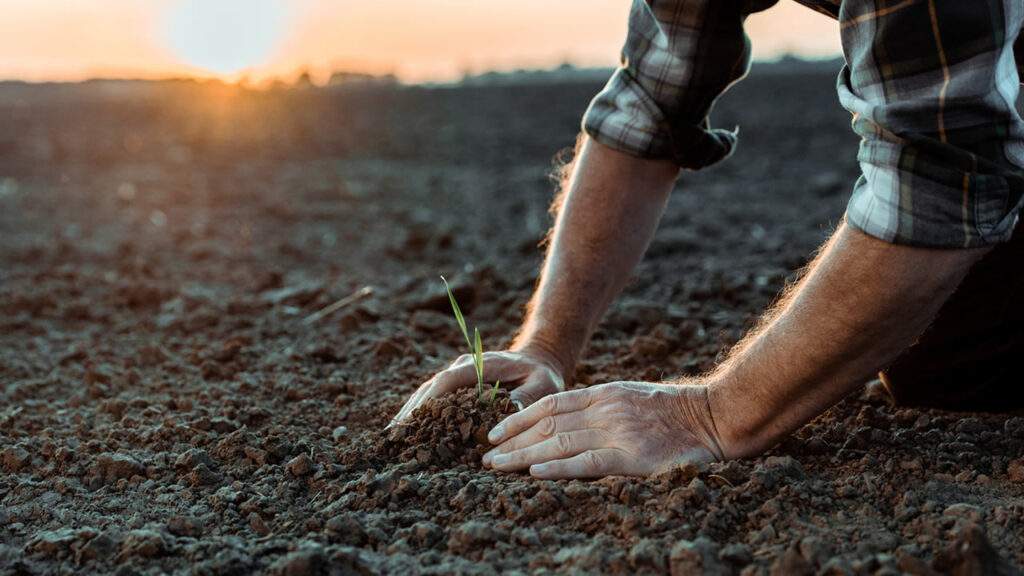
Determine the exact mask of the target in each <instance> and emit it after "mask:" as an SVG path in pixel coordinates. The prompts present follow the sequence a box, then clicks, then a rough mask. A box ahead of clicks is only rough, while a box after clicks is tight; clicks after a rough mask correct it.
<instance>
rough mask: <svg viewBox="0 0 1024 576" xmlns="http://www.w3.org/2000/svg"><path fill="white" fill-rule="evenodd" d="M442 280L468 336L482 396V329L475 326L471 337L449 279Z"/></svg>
mask: <svg viewBox="0 0 1024 576" xmlns="http://www.w3.org/2000/svg"><path fill="white" fill-rule="evenodd" d="M441 281H442V282H444V289H445V290H447V291H448V299H449V300H451V303H452V312H454V313H455V321H456V322H458V323H459V328H460V329H461V330H462V335H463V336H464V337H465V338H466V345H467V346H469V353H470V354H471V355H472V356H473V366H474V367H475V368H476V395H477V397H482V396H483V395H484V348H483V345H482V344H481V343H480V330H479V329H477V328H476V327H474V328H473V340H472V341H471V340H470V339H469V329H468V328H466V318H465V317H464V316H463V315H462V310H461V309H459V303H458V302H456V301H455V294H453V293H452V288H451V286H449V285H448V280H446V279H445V277H444V276H441ZM500 383H501V382H500V381H499V382H495V383H494V389H493V390H492V391H491V401H490V402H488V404H494V398H495V396H497V394H498V385H499V384H500Z"/></svg>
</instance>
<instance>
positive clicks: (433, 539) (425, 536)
mask: <svg viewBox="0 0 1024 576" xmlns="http://www.w3.org/2000/svg"><path fill="white" fill-rule="evenodd" d="M412 534H413V537H414V538H415V539H416V541H417V542H418V543H419V544H420V545H421V546H425V547H430V546H433V545H434V544H436V543H437V542H440V541H441V539H442V538H444V529H443V528H441V527H440V526H438V525H437V524H435V523H433V522H430V521H426V520H424V521H422V522H417V523H415V524H413V525H412Z"/></svg>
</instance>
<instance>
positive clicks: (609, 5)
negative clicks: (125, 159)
mask: <svg viewBox="0 0 1024 576" xmlns="http://www.w3.org/2000/svg"><path fill="white" fill-rule="evenodd" d="M228 1H229V0H203V2H206V5H207V6H208V5H212V4H216V3H217V2H228ZM235 1H239V0H235ZM187 2H188V0H0V14H2V15H3V16H2V17H0V77H2V78H20V79H27V80H78V79H83V78H87V77H94V76H107V77H109V76H119V77H124V76H134V77H161V76H169V75H183V74H196V75H215V73H213V72H211V71H209V70H208V69H204V67H203V62H199V61H198V60H201V59H202V57H201V56H199V57H196V56H195V54H194V53H193V54H192V56H191V57H186V56H183V55H182V54H181V53H178V52H175V49H174V48H173V46H172V44H173V42H169V41H168V37H169V35H171V36H173V35H174V34H181V33H184V32H174V31H173V30H172V31H171V32H168V26H169V24H168V23H169V22H172V21H173V20H174V14H175V11H176V10H180V7H181V6H182V5H183V4H186V3H187ZM262 2H263V3H264V4H267V3H275V2H280V5H279V7H280V8H281V10H282V11H283V12H284V13H286V15H285V17H284V18H277V19H276V20H278V21H280V22H281V24H280V30H279V33H276V34H275V35H274V39H273V41H272V42H271V45H268V46H267V50H266V51H265V55H264V56H263V57H261V58H260V59H259V60H260V61H258V62H253V63H252V65H251V67H250V68H249V69H248V71H247V73H248V75H249V76H251V77H253V78H255V79H261V78H266V77H270V76H286V77H288V76H292V75H294V71H295V70H297V69H299V68H303V67H307V68H309V69H310V70H311V71H313V73H314V75H315V76H317V77H319V78H323V77H324V76H326V75H327V74H328V72H329V71H330V70H331V69H332V68H341V69H348V70H357V71H371V72H393V73H395V74H397V75H398V76H399V77H401V78H402V79H404V80H407V81H422V80H452V79H456V78H458V77H459V76H461V75H462V74H463V73H464V72H467V71H471V72H480V71H484V70H488V69H513V68H519V67H526V68H540V67H548V66H553V65H557V64H560V63H562V62H566V61H569V62H572V63H574V64H576V65H580V66H610V65H613V64H614V63H615V60H616V56H617V54H618V50H619V47H620V46H621V44H622V41H623V39H624V37H625V21H626V15H627V14H628V11H629V0H558V1H556V2H552V1H551V0H517V1H515V2H506V1H498V0H429V1H425V0H381V1H378V2H346V1H331V0H262ZM275 14H276V12H275ZM246 17H247V16H245V15H242V16H240V17H239V18H233V19H232V20H233V23H234V24H235V25H236V28H235V29H232V30H229V31H226V32H225V33H224V34H223V35H222V36H224V38H223V39H225V40H227V39H230V38H231V34H236V35H237V34H246V33H245V30H246V28H245V24H246V21H245V18H246ZM179 27H180V26H179ZM747 28H748V32H749V34H750V35H751V37H752V38H753V41H754V47H755V57H760V58H773V57H776V56H778V55H781V54H784V53H787V52H790V53H796V54H800V55H804V56H810V57H819V56H832V55H836V54H838V53H839V43H838V27H837V26H836V24H835V23H834V22H832V21H830V20H829V19H827V18H825V17H823V16H820V15H818V14H815V13H813V12H811V11H810V10H807V9H806V8H802V7H800V6H798V5H796V4H795V3H792V2H786V1H785V0H784V1H783V2H781V3H780V5H778V6H776V7H775V8H773V9H772V10H770V11H769V12H767V13H764V14H758V15H755V16H753V17H752V18H751V19H750V20H749V21H748V27H747ZM186 32H187V31H186ZM248 36H249V35H246V36H244V37H241V38H242V39H243V40H249V39H250V38H249V37H248ZM186 41H190V40H189V39H185V40H180V42H186ZM180 42H179V44H180ZM179 52H180V51H179ZM237 75H238V74H228V77H236V76H237Z"/></svg>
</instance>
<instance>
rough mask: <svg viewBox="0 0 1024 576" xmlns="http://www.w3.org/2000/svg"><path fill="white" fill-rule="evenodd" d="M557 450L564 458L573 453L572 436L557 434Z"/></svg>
mask: <svg viewBox="0 0 1024 576" xmlns="http://www.w3.org/2000/svg"><path fill="white" fill-rule="evenodd" d="M554 438H555V450H557V451H558V454H559V455H560V456H562V457H563V458H564V457H566V456H571V455H572V437H571V436H569V435H568V434H565V433H562V434H555V436H554Z"/></svg>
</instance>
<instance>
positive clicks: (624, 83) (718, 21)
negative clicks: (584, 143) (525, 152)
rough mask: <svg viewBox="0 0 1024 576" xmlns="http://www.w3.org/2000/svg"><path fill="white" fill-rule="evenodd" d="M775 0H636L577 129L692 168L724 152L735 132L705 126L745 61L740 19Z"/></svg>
mask: <svg viewBox="0 0 1024 576" xmlns="http://www.w3.org/2000/svg"><path fill="white" fill-rule="evenodd" d="M775 2H776V0H675V1H665V0H646V1H645V0H634V1H633V5H632V8H631V11H630V17H629V32H628V35H627V38H626V44H625V46H624V47H623V50H622V60H621V66H620V67H619V68H618V69H617V70H616V71H615V73H614V74H613V75H612V78H611V80H609V82H608V84H607V85H606V86H605V88H604V89H603V90H602V91H601V92H600V93H599V94H598V95H597V96H596V97H595V98H594V99H593V101H592V102H591V103H590V107H589V108H588V109H587V112H586V114H585V115H584V118H583V130H584V131H585V132H586V133H587V134H588V135H589V136H590V137H592V138H594V139H595V140H597V141H598V142H601V143H602V144H604V145H606V146H609V147H611V148H614V149H616V150H620V151H622V152H625V153H628V154H631V155H634V156H640V157H645V158H671V159H674V160H675V161H676V162H677V163H678V164H679V165H680V167H682V168H687V169H691V170H695V169H698V168H702V167H704V166H708V165H710V164H714V163H715V162H718V161H719V160H722V159H723V158H726V157H728V156H729V155H730V154H731V153H732V150H733V148H734V147H735V145H736V133H735V132H734V131H731V130H721V129H714V128H711V126H710V123H709V121H708V114H709V112H710V110H711V107H712V105H713V104H714V101H715V99H716V98H717V97H718V96H719V95H720V94H721V93H722V92H724V91H725V90H726V89H727V88H728V87H729V85H730V84H732V83H733V82H735V81H737V80H738V79H740V78H742V77H743V76H744V75H745V74H746V72H747V70H748V69H749V65H750V42H749V40H748V38H747V36H746V34H745V33H744V31H743V20H744V19H745V17H746V16H747V15H748V14H750V13H751V12H756V11H759V10H763V9H765V8H768V7H769V6H771V5H773V4H775Z"/></svg>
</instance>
